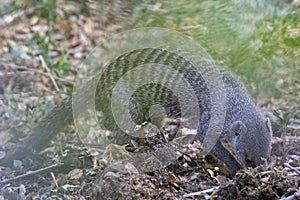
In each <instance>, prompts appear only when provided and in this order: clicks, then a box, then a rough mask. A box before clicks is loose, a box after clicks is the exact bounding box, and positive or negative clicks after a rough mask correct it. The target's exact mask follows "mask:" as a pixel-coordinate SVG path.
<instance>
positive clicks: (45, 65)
mask: <svg viewBox="0 0 300 200" xmlns="http://www.w3.org/2000/svg"><path fill="white" fill-rule="evenodd" d="M39 58H40V60H41V63H42V67H44V68H45V69H46V71H47V73H48V75H49V77H50V79H51V81H52V83H53V85H54V87H55V90H56V91H57V92H59V88H58V86H57V84H56V82H55V79H54V77H53V76H52V74H51V71H50V69H49V68H48V66H47V64H46V62H45V60H44V58H43V56H42V55H39Z"/></svg>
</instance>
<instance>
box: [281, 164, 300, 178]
mask: <svg viewBox="0 0 300 200" xmlns="http://www.w3.org/2000/svg"><path fill="white" fill-rule="evenodd" d="M284 166H285V167H287V168H290V169H291V170H294V171H295V172H296V173H297V174H299V175H300V171H299V170H298V169H296V168H295V167H292V166H291V165H290V164H288V163H284Z"/></svg>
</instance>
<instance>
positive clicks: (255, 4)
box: [134, 0, 300, 92]
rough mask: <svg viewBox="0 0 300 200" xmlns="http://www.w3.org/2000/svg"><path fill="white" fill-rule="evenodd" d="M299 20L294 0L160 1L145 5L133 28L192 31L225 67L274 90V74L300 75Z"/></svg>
mask: <svg viewBox="0 0 300 200" xmlns="http://www.w3.org/2000/svg"><path fill="white" fill-rule="evenodd" d="M299 22H300V12H299V9H298V10H297V8H296V7H295V6H293V5H292V4H291V3H289V2H286V3H283V2H276V1H271V0H269V1H264V2H261V1H253V0H251V1H250V0H247V1H240V0H228V1H210V0H202V1H198V0H192V1H185V0H179V1H171V0H160V1H159V3H156V4H155V5H154V6H153V5H145V6H144V7H143V8H142V9H140V11H139V17H138V20H137V21H136V24H135V25H134V26H135V27H144V26H158V27H167V28H172V29H175V30H178V31H180V32H183V33H185V34H187V35H190V36H191V37H193V38H194V39H196V40H197V41H199V43H200V44H201V45H202V46H203V47H204V48H205V49H206V50H207V51H208V52H209V53H210V55H211V56H212V57H213V58H214V59H215V60H216V61H218V62H219V63H220V64H221V65H223V66H225V67H229V68H230V69H231V70H233V71H235V72H236V73H237V74H239V75H242V76H243V78H244V79H245V81H246V82H248V84H249V83H253V84H252V85H253V86H255V87H254V88H253V89H254V90H255V91H257V92H259V91H258V90H257V89H260V90H261V91H264V92H265V91H268V92H273V90H274V85H275V84H274V83H275V80H276V79H275V77H274V73H275V74H276V73H279V74H280V72H281V71H282V70H284V71H285V72H286V73H292V74H294V75H295V77H294V78H295V79H297V76H298V77H300V73H299V71H300V59H299V56H300V48H299V47H300V23H299ZM250 89H252V88H250ZM254 90H253V91H254ZM253 91H252V92H253Z"/></svg>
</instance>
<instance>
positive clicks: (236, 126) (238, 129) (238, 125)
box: [230, 121, 247, 136]
mask: <svg viewBox="0 0 300 200" xmlns="http://www.w3.org/2000/svg"><path fill="white" fill-rule="evenodd" d="M230 130H231V133H234V134H235V136H239V135H240V134H241V133H243V132H244V133H246V132H247V127H246V126H245V124H244V123H243V122H241V121H235V122H234V123H233V124H232V125H231V127H230Z"/></svg>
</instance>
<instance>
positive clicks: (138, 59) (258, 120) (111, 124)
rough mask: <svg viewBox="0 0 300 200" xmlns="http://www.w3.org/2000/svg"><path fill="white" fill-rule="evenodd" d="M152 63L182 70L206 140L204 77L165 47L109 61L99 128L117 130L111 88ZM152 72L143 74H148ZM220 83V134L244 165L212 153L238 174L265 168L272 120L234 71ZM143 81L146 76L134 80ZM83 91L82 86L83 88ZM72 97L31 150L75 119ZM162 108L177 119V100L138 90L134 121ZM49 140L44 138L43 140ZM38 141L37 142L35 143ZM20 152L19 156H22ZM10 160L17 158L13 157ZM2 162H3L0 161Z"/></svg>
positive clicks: (222, 152) (167, 77)
mask: <svg viewBox="0 0 300 200" xmlns="http://www.w3.org/2000/svg"><path fill="white" fill-rule="evenodd" d="M147 63H154V64H162V65H169V66H172V67H173V68H174V69H176V70H177V71H178V72H180V73H181V74H182V75H183V76H184V78H185V79H186V80H188V82H189V83H190V85H191V86H192V88H193V90H194V91H195V94H196V96H197V99H198V103H199V110H200V119H199V126H198V129H197V135H196V139H198V140H200V141H203V138H204V136H205V134H206V131H207V128H208V124H209V123H210V111H211V110H210V108H211V97H210V95H209V92H208V87H207V85H206V84H205V81H204V79H203V77H202V75H201V74H200V73H199V72H197V71H195V68H193V65H192V63H190V62H189V60H186V59H185V58H184V57H181V56H180V55H178V54H177V53H176V52H169V51H168V50H164V49H161V48H144V49H137V50H133V51H131V52H128V53H125V54H123V55H121V56H119V57H117V58H115V60H113V61H112V62H110V63H109V66H108V67H107V68H106V71H104V73H103V74H102V76H101V78H100V80H99V82H98V85H97V90H96V95H95V104H96V105H95V107H96V110H97V111H101V112H102V113H103V115H102V117H101V119H100V123H101V126H104V127H105V128H107V129H109V130H114V131H118V126H117V124H116V123H115V121H114V117H113V114H112V111H111V106H110V105H111V97H112V90H113V88H114V86H115V84H116V82H117V81H118V80H119V79H120V78H121V77H122V76H123V75H124V74H125V73H126V72H128V71H129V70H131V69H133V68H135V67H136V66H139V65H143V64H147ZM147 73H153V72H151V71H149V72H147V70H146V71H144V75H145V74H147ZM163 73H165V74H164V76H163V81H165V82H167V81H169V82H170V83H173V84H177V81H176V80H177V78H178V77H177V76H176V75H175V74H174V73H171V72H170V73H168V72H167V71H164V72H163ZM221 74H222V81H223V82H224V88H225V93H226V106H227V108H226V117H225V122H224V126H223V131H222V133H221V136H226V137H227V136H228V137H230V138H231V142H232V145H233V148H234V150H235V151H236V152H235V153H236V155H237V157H238V158H239V160H240V161H242V166H241V164H240V163H239V162H237V161H236V159H235V158H234V157H233V155H232V154H231V153H230V152H228V150H227V149H226V148H224V146H223V145H222V144H221V142H220V141H218V142H217V143H216V144H215V146H214V147H213V149H212V150H211V153H212V154H213V155H215V156H216V157H217V158H219V159H220V160H222V161H223V162H224V163H225V164H226V165H227V166H228V168H229V169H230V170H231V171H232V173H233V174H234V173H235V172H236V171H237V170H239V169H240V168H241V167H248V166H251V167H255V166H257V165H259V164H261V162H262V159H261V158H267V157H268V156H269V154H270V148H271V134H272V133H271V130H270V126H269V123H268V121H267V120H266V119H265V118H264V116H263V115H262V113H261V111H260V110H259V108H258V107H256V105H255V104H254V102H253V101H252V100H251V98H250V96H249V94H248V92H247V90H246V89H245V87H244V86H243V84H242V83H241V82H240V81H238V80H237V78H236V77H234V76H233V75H232V74H231V73H230V72H227V71H222V72H221ZM133 78H135V79H143V78H144V77H133ZM83 88H84V87H83ZM87 96H88V95H86V94H84V93H83V94H82V101H81V103H83V104H84V102H85V101H86V100H88V98H90V97H87ZM71 104H72V98H67V99H66V100H64V101H63V102H62V103H61V104H60V105H58V106H57V107H56V108H55V109H54V111H53V112H50V113H49V114H48V115H47V116H46V117H45V118H44V119H43V120H42V121H41V122H40V123H39V124H38V125H37V126H36V127H35V128H34V129H33V130H32V135H31V136H30V137H29V138H28V139H27V141H30V140H31V143H29V144H30V145H31V146H32V147H33V149H35V150H40V149H42V147H43V145H44V143H45V142H47V141H49V139H51V138H53V136H54V135H55V134H57V132H59V131H61V130H62V128H63V127H65V126H66V125H67V124H69V123H70V122H71V121H72V117H73V116H72V106H71ZM155 104H160V105H162V106H163V107H164V108H165V110H166V113H167V115H168V116H167V117H171V118H179V117H180V116H181V108H180V104H179V102H178V98H177V97H176V96H174V94H172V91H170V90H168V88H165V87H164V86H163V85H161V84H155V83H153V84H147V85H144V86H141V87H140V88H138V89H137V90H136V91H135V92H134V93H133V94H132V96H131V99H130V107H129V109H130V114H131V116H132V119H133V120H134V121H135V122H136V123H137V124H140V123H142V122H144V121H147V120H150V119H149V115H148V113H149V109H150V107H151V105H155ZM44 137H45V138H46V140H45V138H44ZM33 138H34V139H33ZM19 153H20V152H19ZM11 156H15V157H18V156H16V155H15V154H14V155H11ZM1 162H2V161H1V160H0V163H1Z"/></svg>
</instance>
